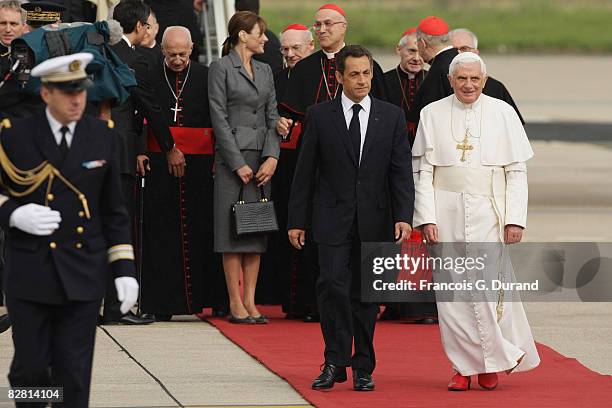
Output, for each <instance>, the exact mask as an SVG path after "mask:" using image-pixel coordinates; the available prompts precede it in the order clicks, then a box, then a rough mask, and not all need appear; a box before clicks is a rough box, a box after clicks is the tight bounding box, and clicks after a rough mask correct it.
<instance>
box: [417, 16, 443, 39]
mask: <svg viewBox="0 0 612 408" xmlns="http://www.w3.org/2000/svg"><path fill="white" fill-rule="evenodd" d="M419 31H420V32H422V33H423V34H426V35H433V36H439V35H446V34H448V24H446V21H444V20H442V19H441V18H440V17H436V16H429V17H425V18H424V19H423V20H421V22H420V23H419Z"/></svg>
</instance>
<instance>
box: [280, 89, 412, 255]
mask: <svg viewBox="0 0 612 408" xmlns="http://www.w3.org/2000/svg"><path fill="white" fill-rule="evenodd" d="M305 124H306V130H305V133H304V139H303V142H302V149H301V151H300V155H299V158H298V163H297V166H296V170H295V175H294V178H293V184H292V186H291V196H290V198H289V221H288V226H287V228H288V229H292V228H299V229H305V226H306V225H308V221H309V218H310V210H309V208H310V207H311V202H312V230H313V231H312V232H313V236H314V240H315V241H316V242H318V243H322V244H330V245H335V244H338V243H340V242H342V241H343V240H345V239H346V237H347V236H348V234H349V232H350V230H351V227H352V225H353V221H354V218H355V214H357V220H358V226H359V235H360V239H361V241H362V242H367V241H371V242H383V241H392V240H393V238H394V237H393V233H394V231H393V224H394V223H395V222H400V221H403V222H407V223H410V224H411V223H412V214H413V209H414V184H413V178H412V177H413V176H412V156H411V151H410V143H409V142H408V137H407V134H406V120H405V118H404V113H403V112H402V110H401V109H400V108H398V107H397V106H395V105H391V104H390V103H387V102H383V101H381V100H378V99H375V98H372V108H371V111H370V117H369V120H368V129H367V132H366V137H365V141H364V146H363V151H362V156H361V165H359V166H358V161H357V158H355V157H354V153H353V148H352V145H351V140H350V136H349V133H348V129H347V126H346V121H345V119H344V113H343V111H342V102H341V98H340V97H338V98H336V99H334V100H332V101H329V102H324V103H320V104H318V105H314V106H312V107H311V108H310V109H309V111H308V114H307V116H306V121H305ZM313 198H314V200H313Z"/></svg>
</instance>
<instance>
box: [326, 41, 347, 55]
mask: <svg viewBox="0 0 612 408" xmlns="http://www.w3.org/2000/svg"><path fill="white" fill-rule="evenodd" d="M345 46H346V44H345V43H342V47H340V48H338V50H337V51H335V52H327V51H325V50H324V49H321V51H323V54H325V56H326V57H327V59H334V58H336V54H337V53H338V51H340V50H341V49H343V48H344V47H345Z"/></svg>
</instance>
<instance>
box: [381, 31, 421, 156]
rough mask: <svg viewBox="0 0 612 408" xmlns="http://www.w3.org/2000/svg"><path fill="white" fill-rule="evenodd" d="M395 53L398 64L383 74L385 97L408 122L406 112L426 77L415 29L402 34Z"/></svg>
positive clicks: (408, 110)
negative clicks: (400, 109) (404, 115)
mask: <svg viewBox="0 0 612 408" xmlns="http://www.w3.org/2000/svg"><path fill="white" fill-rule="evenodd" d="M395 52H396V53H397V55H398V56H399V57H400V63H399V64H398V65H397V66H396V67H395V68H393V69H391V70H389V71H387V72H385V84H386V86H387V96H388V98H389V102H391V103H392V104H394V105H397V106H399V107H400V108H402V110H403V111H404V113H405V114H406V120H408V112H410V108H411V107H412V105H413V104H414V97H415V96H416V93H417V91H418V89H419V87H420V86H421V83H423V80H424V79H425V76H426V75H427V71H425V69H424V67H423V65H424V62H423V58H421V55H420V54H419V49H418V47H417V38H416V28H415V27H412V28H409V29H407V30H406V31H404V32H403V33H402V37H401V38H400V40H399V42H398V43H397V46H396V47H395ZM412 142H413V140H411V141H410V144H411V145H412Z"/></svg>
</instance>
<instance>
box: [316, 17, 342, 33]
mask: <svg viewBox="0 0 612 408" xmlns="http://www.w3.org/2000/svg"><path fill="white" fill-rule="evenodd" d="M336 24H344V21H329V20H326V21H323V22H321V21H315V22H314V24H313V25H312V28H313V29H314V30H315V31H321V29H322V28H326V29H327V28H331V27H332V26H334V25H336Z"/></svg>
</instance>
